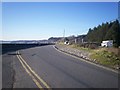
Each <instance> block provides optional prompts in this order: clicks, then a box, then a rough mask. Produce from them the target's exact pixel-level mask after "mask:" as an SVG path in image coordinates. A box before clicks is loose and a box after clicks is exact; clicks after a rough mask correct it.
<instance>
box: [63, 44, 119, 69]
mask: <svg viewBox="0 0 120 90" xmlns="http://www.w3.org/2000/svg"><path fill="white" fill-rule="evenodd" d="M61 45H63V44H61ZM65 46H67V47H70V48H75V49H78V50H82V51H86V52H89V55H90V56H89V58H90V59H91V60H93V61H94V62H96V63H99V64H101V65H104V66H107V67H111V68H114V69H118V68H119V65H120V49H119V48H97V49H90V48H84V47H80V46H79V45H75V44H72V45H65Z"/></svg>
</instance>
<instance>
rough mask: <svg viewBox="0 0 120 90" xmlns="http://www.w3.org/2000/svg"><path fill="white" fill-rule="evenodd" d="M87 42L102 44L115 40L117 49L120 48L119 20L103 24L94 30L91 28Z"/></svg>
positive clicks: (114, 43)
mask: <svg viewBox="0 0 120 90" xmlns="http://www.w3.org/2000/svg"><path fill="white" fill-rule="evenodd" d="M86 40H87V42H98V43H101V42H102V41H104V40H113V45H114V46H115V47H118V46H120V23H119V21H118V20H116V21H113V22H106V23H102V25H98V26H97V27H94V28H93V29H91V28H89V31H88V33H87V36H86Z"/></svg>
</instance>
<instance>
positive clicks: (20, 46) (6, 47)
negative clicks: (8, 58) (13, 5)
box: [0, 44, 53, 55]
mask: <svg viewBox="0 0 120 90" xmlns="http://www.w3.org/2000/svg"><path fill="white" fill-rule="evenodd" d="M45 45H53V44H2V53H0V54H5V53H8V52H13V51H17V50H21V49H27V48H32V47H38V46H45ZM10 55H13V54H10Z"/></svg>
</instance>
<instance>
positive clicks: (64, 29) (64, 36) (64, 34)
mask: <svg viewBox="0 0 120 90" xmlns="http://www.w3.org/2000/svg"><path fill="white" fill-rule="evenodd" d="M63 41H65V29H64V31H63Z"/></svg>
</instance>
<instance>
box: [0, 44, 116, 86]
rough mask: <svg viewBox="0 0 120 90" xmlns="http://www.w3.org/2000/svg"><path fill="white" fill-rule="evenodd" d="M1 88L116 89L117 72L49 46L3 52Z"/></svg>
mask: <svg viewBox="0 0 120 90" xmlns="http://www.w3.org/2000/svg"><path fill="white" fill-rule="evenodd" d="M2 57H3V88H5V87H9V88H10V87H12V88H41V87H42V88H118V74H117V73H115V72H112V71H109V70H106V69H103V68H100V67H97V66H95V65H93V64H90V63H87V62H84V61H83V60H80V59H76V58H74V57H71V56H69V55H66V54H64V53H61V52H59V51H57V50H56V49H55V48H54V47H53V45H48V46H40V47H32V48H26V49H20V50H17V51H12V52H8V53H5V54H3V56H2Z"/></svg>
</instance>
